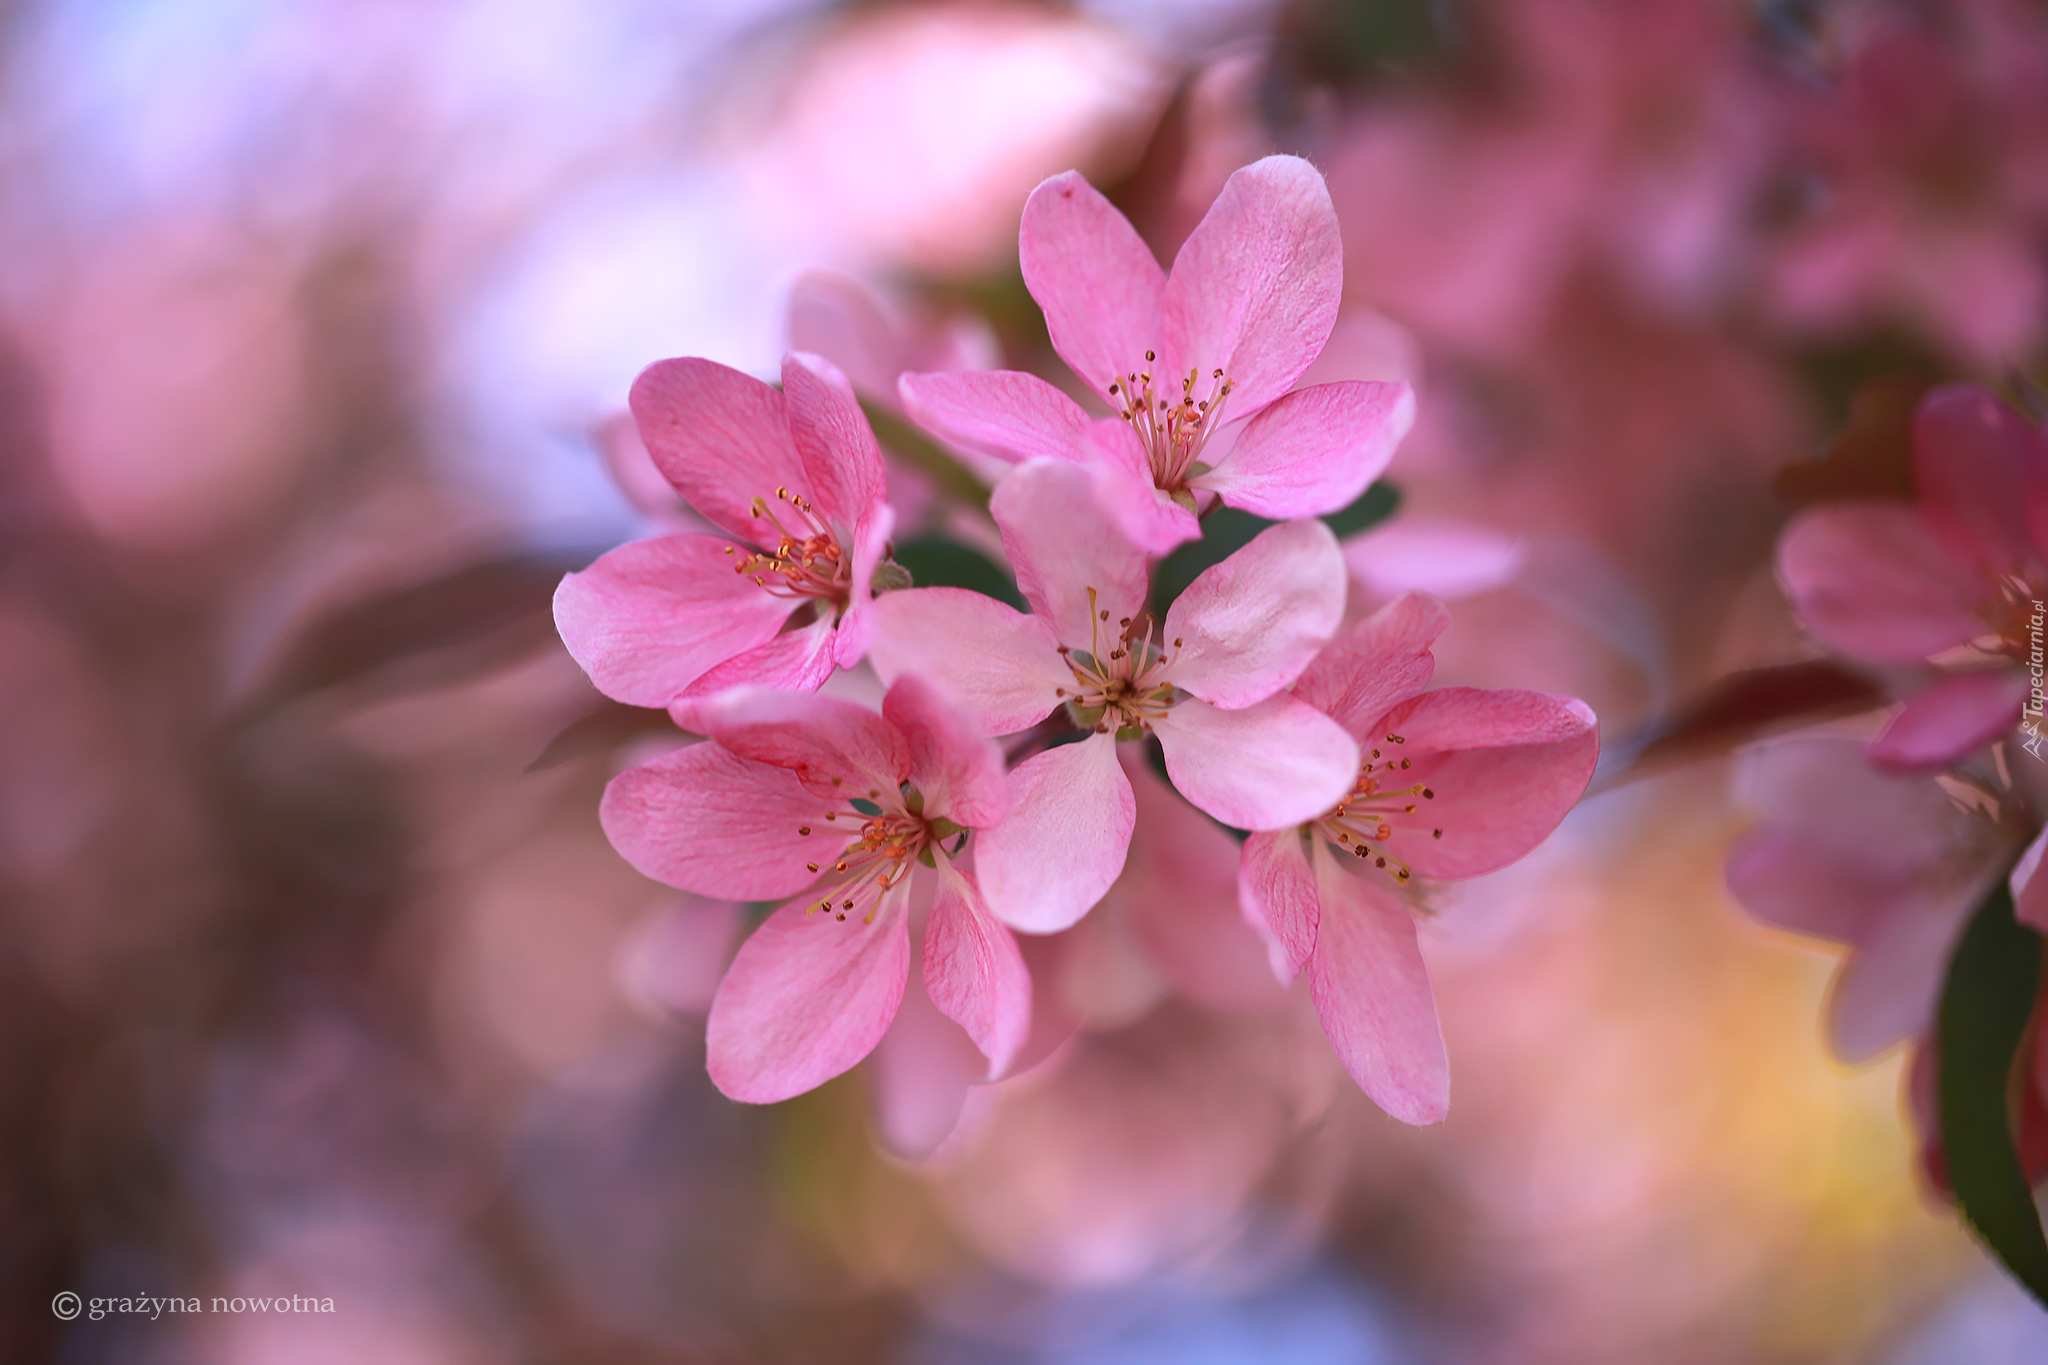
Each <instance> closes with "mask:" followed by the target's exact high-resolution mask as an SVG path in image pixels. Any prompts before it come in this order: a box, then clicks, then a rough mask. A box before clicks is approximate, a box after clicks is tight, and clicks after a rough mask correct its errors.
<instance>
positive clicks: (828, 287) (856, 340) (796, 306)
mask: <svg viewBox="0 0 2048 1365" xmlns="http://www.w3.org/2000/svg"><path fill="white" fill-rule="evenodd" d="M787 318H788V332H789V348H790V349H791V350H793V351H809V352H811V353H813V354H815V355H820V356H823V357H824V358H825V359H827V360H829V361H831V362H832V363H833V364H835V365H837V366H838V367H839V368H840V370H842V371H843V372H844V373H845V375H846V377H847V379H848V380H850V381H851V382H852V384H853V387H854V390H855V391H856V392H858V393H863V394H866V395H867V396H868V397H869V398H873V399H879V400H880V401H882V402H884V403H888V402H892V401H894V399H895V397H896V376H897V375H898V374H900V373H901V372H902V370H903V346H902V343H901V342H900V341H899V340H898V339H897V334H896V328H895V326H894V325H893V324H892V323H891V322H890V321H889V319H888V318H887V317H886V316H884V315H883V313H882V310H881V307H880V306H879V305H878V304H877V303H876V301H875V296H874V295H873V294H872V293H870V292H869V291H868V289H867V287H866V286H865V285H863V284H861V283H860V282H859V281H857V280H850V279H848V278H846V277H845V276H844V275H834V274H831V273H829V272H826V271H822V270H807V271H805V272H804V273H803V274H801V275H799V276H797V278H796V281H795V283H793V284H791V285H790V287H789V306H788V310H787Z"/></svg>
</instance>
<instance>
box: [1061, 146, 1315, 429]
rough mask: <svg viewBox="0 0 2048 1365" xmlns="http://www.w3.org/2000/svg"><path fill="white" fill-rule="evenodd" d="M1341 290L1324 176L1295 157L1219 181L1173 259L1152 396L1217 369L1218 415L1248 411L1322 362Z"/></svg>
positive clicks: (1257, 165)
mask: <svg viewBox="0 0 2048 1365" xmlns="http://www.w3.org/2000/svg"><path fill="white" fill-rule="evenodd" d="M1343 292H1344V246H1343V241H1342V239H1341V237H1340V235H1339V233H1338V229H1337V210H1336V208H1335V206H1334V205H1332V204H1331V202H1330V191H1329V188H1328V187H1327V186H1326V185H1324V183H1323V177H1322V174H1321V173H1320V172H1318V171H1317V170H1316V168H1315V167H1314V166H1311V165H1310V164H1309V163H1308V162H1306V161H1303V160H1302V159H1301V158H1300V157H1294V156H1269V157H1266V158H1265V159H1264V160H1262V161H1256V162H1253V163H1252V164H1251V165H1249V166H1246V167H1244V168H1242V169H1241V170H1238V171H1237V172H1235V173H1234V174H1232V175H1231V177H1230V179H1229V180H1228V181H1226V182H1225V183H1224V186H1223V191H1222V193H1220V194H1218V195H1217V196H1216V202H1215V203H1214V204H1212V205H1210V207H1209V212H1208V214H1207V215H1206V216H1204V217H1203V219H1202V221H1201V222H1200V223H1199V224H1198V225H1197V226H1196V228H1195V230H1194V232H1193V233H1192V234H1190V235H1189V237H1188V239H1187V241H1186V242H1185V243H1183V244H1182V246H1181V249H1180V254H1179V255H1178V256H1176V257H1175V258H1174V262H1173V273H1172V276H1171V277H1170V278H1169V279H1168V281H1167V285H1166V294H1165V299H1164V301H1163V307H1162V310H1161V312H1162V330H1163V332H1164V337H1165V340H1164V343H1163V344H1162V345H1161V346H1160V348H1159V349H1160V359H1159V365H1158V367H1157V368H1156V369H1155V370H1154V372H1153V373H1154V375H1155V387H1161V388H1163V389H1165V390H1166V391H1168V392H1172V391H1177V390H1178V388H1179V386H1180V381H1181V379H1182V378H1183V377H1184V376H1186V374H1187V373H1188V371H1189V370H1190V369H1194V370H1197V371H1199V378H1198V383H1199V382H1206V381H1207V380H1208V379H1209V377H1210V375H1211V373H1212V371H1214V370H1216V369H1221V370H1222V371H1223V372H1224V374H1225V375H1226V376H1228V377H1229V379H1230V380H1231V381H1232V383H1233V385H1234V386H1235V387H1234V388H1233V390H1232V393H1231V396H1230V405H1229V408H1228V409H1227V411H1228V412H1229V413H1231V414H1232V415H1235V416H1245V415H1249V414H1250V413H1253V412H1256V411H1257V410H1258V409H1260V408H1262V407H1264V406H1265V405H1266V404H1268V403H1270V402H1272V401H1273V400H1274V399H1276V398H1278V397H1279V396H1280V395H1281V394H1283V393H1285V392H1287V391H1288V390H1289V389H1291V388H1293V387H1294V384H1295V381H1297V380H1298V379H1300V378H1301V376H1302V374H1303V373H1304V372H1305V371H1306V370H1307V369H1308V367H1309V366H1310V365H1311V364H1312V363H1313V362H1314V361H1315V358H1316V356H1317V355H1319V354H1321V352H1322V349H1323V345H1324V343H1326V342H1327V341H1328V340H1329V339H1330V329H1331V328H1332V327H1334V326H1335V325H1336V322H1337V308H1338V305H1339V303H1340V302H1341V300H1342V296H1343ZM1063 354H1064V352H1063ZM1159 379H1163V380H1164V381H1165V383H1164V384H1163V385H1162V384H1159V383H1158V382H1157V381H1158V380H1159Z"/></svg>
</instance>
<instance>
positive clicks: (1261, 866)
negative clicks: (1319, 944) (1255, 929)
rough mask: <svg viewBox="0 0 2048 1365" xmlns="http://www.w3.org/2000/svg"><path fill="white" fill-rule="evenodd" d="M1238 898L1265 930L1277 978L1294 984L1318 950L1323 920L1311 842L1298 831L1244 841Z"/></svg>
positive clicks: (1250, 916)
mask: <svg viewBox="0 0 2048 1365" xmlns="http://www.w3.org/2000/svg"><path fill="white" fill-rule="evenodd" d="M1237 894H1238V899H1239V900H1240V901H1241V902H1242V904H1243V906H1244V913H1245V916H1246V918H1248V919H1252V920H1254V921H1256V922H1257V923H1259V924H1262V925H1264V926H1265V930H1266V941H1267V950H1268V954H1269V956H1270V958H1271V961H1272V965H1273V974H1274V975H1275V976H1277V977H1279V978H1280V980H1282V981H1292V980H1294V978H1295V977H1296V976H1298V975H1300V974H1301V969H1302V968H1303V967H1305V966H1307V965H1308V959H1309V954H1310V953H1312V952H1314V951H1315V946H1316V929H1317V926H1318V925H1320V924H1321V923H1322V917H1323V911H1322V902H1321V901H1320V900H1319V899H1318V898H1317V894H1316V877H1315V872H1314V870H1313V869H1312V868H1310V866H1309V860H1308V840H1307V839H1305V838H1303V837H1302V831H1301V830H1300V829H1299V828H1295V829H1281V830H1272V831H1268V832H1266V833H1263V834H1254V835H1252V836H1251V837H1250V838H1249V839H1246V840H1245V841H1244V861H1243V863H1241V864H1240V865H1239V868H1238V879H1237Z"/></svg>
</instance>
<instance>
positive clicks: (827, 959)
mask: <svg viewBox="0 0 2048 1365" xmlns="http://www.w3.org/2000/svg"><path fill="white" fill-rule="evenodd" d="M905 895H907V891H898V892H896V893H892V894H891V895H890V897H889V903H885V904H884V905H883V906H882V908H881V909H880V910H879V911H878V912H877V913H876V915H875V916H874V919H873V921H872V922H866V921H864V920H863V919H862V918H861V917H860V916H857V915H855V916H849V917H848V918H846V919H844V920H841V919H837V918H835V917H834V916H832V915H828V914H824V913H822V912H819V911H814V910H811V909H810V908H809V903H808V902H806V901H792V902H790V903H789V904H787V905H785V906H783V907H782V908H781V909H779V910H777V911H776V912H775V913H774V914H772V915H770V916H769V917H768V918H767V919H766V920H765V921H763V922H762V924H761V927H760V928H758V929H756V930H755V931H754V932H753V934H752V936H751V937H749V938H748V939H747V941H746V942H745V943H743V944H741V945H740V951H739V955H738V956H737V957H735V958H734V959H733V964H732V967H731V968H730V969H729V970H728V971H727V972H726V974H725V980H724V981H722V982H720V983H719V987H718V994H717V995H716V996H714V997H713V998H712V1001H711V1017H710V1019H709V1020H708V1021H707V1022H706V1025H705V1051H706V1053H707V1054H708V1060H709V1069H710V1072H711V1080H712V1083H713V1084H715V1085H716V1086H717V1087H718V1088H719V1089H720V1090H721V1091H723V1092H724V1093H725V1094H726V1095H727V1096H728V1097H730V1098H732V1099H735V1100H740V1101H742V1102H744V1103H748V1104H772V1103H774V1102H775V1101H777V1100H786V1099H788V1098H790V1097H791V1096H792V1095H801V1094H802V1093H804V1092H805V1091H806V1090H812V1089H815V1088H816V1087H818V1086H820V1085H823V1084H824V1083H825V1082H826V1081H829V1080H831V1079H832V1078H833V1077H834V1076H837V1075H839V1074H840V1073H842V1072H845V1071H848V1070H850V1069H852V1068H853V1066H854V1065H856V1064H857V1063H858V1062H859V1061H860V1060H861V1058H863V1057H865V1056H867V1055H868V1053H870V1052H872V1051H874V1048H875V1044H876V1043H878V1042H880V1041H881V1039H882V1035H883V1034H884V1033H886V1032H887V1031H888V1028H889V1024H890V1021H891V1020H893V1019H894V1018H895V1017H896V1008H897V1005H898V1004H899V1002H901V1000H902V999H903V985H904V981H905V979H906V978H907V977H908V976H909V973H910V929H909V917H908V916H907V915H906V914H905V912H904V907H903V905H902V903H901V902H902V899H903V897H904V896H905Z"/></svg>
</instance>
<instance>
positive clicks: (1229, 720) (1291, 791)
mask: <svg viewBox="0 0 2048 1365" xmlns="http://www.w3.org/2000/svg"><path fill="white" fill-rule="evenodd" d="M1153 728H1154V729H1155V731H1156V732H1157V733H1158V735H1159V743H1160V745H1161V747H1162V748H1163V749H1164V750H1165V751H1166V772H1167V775H1168V776H1170V777H1171V778H1172V779H1173V785H1174V786H1176V787H1178V788H1179V789H1180V794H1181V795H1182V796H1185V797H1186V798H1187V799H1188V800H1190V801H1192V802H1194V803H1195V804H1196V805H1197V806H1200V807H1201V808H1202V809H1203V810H1205V811H1207V812H1209V814H1211V815H1213V816H1215V817H1216V818H1217V819H1218V820H1221V821H1222V822H1223V823H1224V824H1226V825H1231V826H1234V827H1235V828H1238V829H1286V828H1287V827H1289V826H1291V825H1299V824H1301V823H1303V822H1304V821H1308V820H1313V819H1315V818H1316V817H1317V816H1319V815H1322V814H1323V813H1324V812H1326V811H1328V810H1329V809H1330V808H1331V807H1332V806H1335V805H1336V804H1337V802H1338V801H1339V800H1340V799H1341V798H1342V797H1343V796H1344V794H1345V793H1346V792H1348V791H1350V790H1351V785H1352V783H1353V781H1354V780H1356V778H1357V776H1358V746H1357V745H1356V744H1354V743H1353V742H1352V740H1351V736H1349V735H1347V734H1345V733H1344V729H1343V727H1342V726H1340V725H1338V724H1337V722H1336V721H1334V720H1331V719H1330V718H1329V717H1328V716H1326V715H1324V714H1323V713H1322V712H1320V711H1318V710H1316V709H1315V708H1314V707H1311V706H1309V705H1307V704H1306V703H1303V702H1300V701H1297V700H1295V698H1293V697H1292V696H1289V695H1288V694H1286V693H1284V692H1283V693H1280V694H1278V695H1277V696H1271V697H1268V698H1266V700H1264V701H1262V702H1259V703H1257V704H1256V705H1253V706H1247V707H1244V708H1243V709H1241V710H1236V711H1225V710H1223V709H1222V708H1220V707H1215V706H1211V705H1209V704H1208V703H1207V702H1203V701H1197V700H1194V699H1193V698H1190V699H1188V700H1185V701H1182V702H1180V703H1179V704H1178V705H1176V706H1175V707H1174V708H1173V709H1172V710H1171V711H1169V712H1167V713H1166V715H1165V716H1163V717H1161V718H1160V720H1159V721H1158V722H1157V723H1156V724H1155V725H1154V727H1153Z"/></svg>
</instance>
